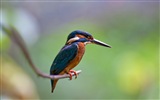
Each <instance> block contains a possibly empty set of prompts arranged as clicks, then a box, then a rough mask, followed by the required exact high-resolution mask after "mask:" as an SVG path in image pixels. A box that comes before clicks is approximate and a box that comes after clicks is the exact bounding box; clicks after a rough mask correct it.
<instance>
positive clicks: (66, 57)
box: [50, 30, 110, 92]
mask: <svg viewBox="0 0 160 100" xmlns="http://www.w3.org/2000/svg"><path fill="white" fill-rule="evenodd" d="M90 43H93V44H97V45H101V46H105V47H110V46H109V45H108V44H105V43H103V42H101V41H99V40H96V39H94V38H93V37H92V35H91V34H89V33H87V32H84V31H80V30H76V31H73V32H71V33H70V34H69V35H68V38H67V41H66V43H65V46H64V47H63V48H62V49H61V50H60V52H59V53H58V55H57V56H56V58H55V59H54V61H53V63H52V65H51V68H50V75H62V74H64V73H67V74H69V75H70V79H71V72H74V73H75V75H76V76H77V74H76V72H75V71H71V69H72V68H74V67H75V66H76V65H77V64H78V63H79V62H80V61H81V59H82V57H83V54H84V52H85V45H86V44H90ZM57 81H58V79H56V80H51V86H52V92H53V91H54V88H55V86H56V83H57Z"/></svg>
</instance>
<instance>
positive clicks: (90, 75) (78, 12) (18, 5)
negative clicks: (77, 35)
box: [1, 0, 160, 100]
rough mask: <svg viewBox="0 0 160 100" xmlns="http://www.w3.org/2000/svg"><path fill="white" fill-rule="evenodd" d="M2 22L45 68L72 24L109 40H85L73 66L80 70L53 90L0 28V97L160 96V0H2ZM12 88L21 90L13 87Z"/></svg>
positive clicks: (129, 98)
mask: <svg viewBox="0 0 160 100" xmlns="http://www.w3.org/2000/svg"><path fill="white" fill-rule="evenodd" d="M1 23H2V24H3V25H6V26H10V25H11V26H14V27H16V29H17V30H18V31H19V32H20V33H21V35H22V37H23V39H24V40H25V42H26V44H27V47H28V50H29V52H30V54H31V57H32V59H33V62H34V63H35V65H36V66H38V67H39V69H40V70H42V71H43V72H45V73H49V69H50V66H51V64H52V61H53V60H54V57H55V56H56V55H57V53H58V52H59V50H60V49H61V47H62V46H63V45H64V43H65V42H66V38H67V36H68V34H69V33H70V32H72V31H74V30H77V29H80V30H84V31H87V32H89V33H91V34H92V35H93V36H94V37H95V38H96V39H99V40H101V41H103V42H106V43H108V44H110V45H111V46H112V48H111V49H109V48H104V47H100V46H97V45H87V46H86V52H85V55H84V57H83V59H82V61H81V63H80V64H79V65H78V66H77V67H76V68H75V70H79V69H80V70H82V73H81V74H80V75H79V76H78V78H77V79H76V80H75V79H73V80H72V81H69V80H68V79H62V80H60V81H59V82H58V84H57V87H56V89H55V92H54V93H53V94H52V93H51V92H50V91H51V86H50V80H49V79H43V78H41V77H37V76H36V74H35V73H34V72H33V71H32V69H31V68H30V67H29V64H28V63H27V61H26V59H25V58H24V56H23V54H22V52H21V51H20V49H19V48H18V46H17V45H16V44H15V43H13V42H12V41H11V40H10V39H9V38H8V36H7V35H6V34H4V32H2V30H1V63H2V64H1V70H2V71H1V75H2V77H1V81H2V82H1V84H3V85H2V86H1V90H2V91H1V97H2V98H3V99H5V98H10V99H11V98H13V97H14V98H18V97H16V96H17V95H20V94H22V95H20V97H21V98H22V97H23V98H31V99H38V98H39V99H42V100H44V99H108V100H110V99H127V100H137V99H144V100H156V99H158V98H159V89H160V88H159V85H160V84H159V1H158V0H157V1H155V0H143V1H141V0H139V1H138V0H132V1H130V0H123V1H121V0H119V1H117V0H116V1H114V0H113V1H105V2H104V1H101V0H99V1H94V2H92V1H89V0H88V1H56V2H55V1H48V2H47V1H42V0H40V1H27V0H23V1H21V2H20V1H15V2H14V0H12V2H11V1H10V0H8V2H7V1H2V2H1ZM17 69H18V70H17ZM22 74H24V77H23V75H22ZM12 76H15V77H12ZM12 80H14V82H12ZM15 80H16V81H15ZM10 87H11V88H10ZM15 88H16V89H17V88H18V89H19V91H13V92H12V90H14V89H15ZM24 91H25V92H24ZM32 92H33V93H32ZM12 93H14V94H16V93H17V94H16V95H13V94H12ZM29 93H30V94H31V95H29V96H26V95H27V94H29ZM12 96H13V97H12Z"/></svg>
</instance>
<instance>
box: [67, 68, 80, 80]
mask: <svg viewBox="0 0 160 100" xmlns="http://www.w3.org/2000/svg"><path fill="white" fill-rule="evenodd" d="M72 73H74V75H75V79H76V78H77V76H78V74H77V73H76V71H75V70H70V71H69V73H68V74H69V76H70V77H69V78H70V80H72Z"/></svg>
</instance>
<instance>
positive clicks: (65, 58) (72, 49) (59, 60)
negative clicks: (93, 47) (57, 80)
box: [50, 44, 78, 75]
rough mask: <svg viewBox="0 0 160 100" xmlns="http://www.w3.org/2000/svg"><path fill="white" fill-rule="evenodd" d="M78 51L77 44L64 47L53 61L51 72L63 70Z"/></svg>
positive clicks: (55, 73)
mask: <svg viewBox="0 0 160 100" xmlns="http://www.w3.org/2000/svg"><path fill="white" fill-rule="evenodd" d="M77 51H78V47H77V45H76V44H72V45H67V46H65V47H63V48H62V49H61V51H60V52H59V53H58V55H57V56H56V58H55V60H54V61H53V63H52V66H51V69H50V74H51V75H57V74H59V73H60V72H61V71H63V70H64V69H65V68H66V66H67V65H68V64H69V62H70V61H71V60H73V59H74V58H75V56H76V54H77Z"/></svg>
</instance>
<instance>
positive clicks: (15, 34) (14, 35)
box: [1, 25, 81, 79]
mask: <svg viewBox="0 0 160 100" xmlns="http://www.w3.org/2000/svg"><path fill="white" fill-rule="evenodd" d="M1 27H2V30H3V31H4V32H5V33H6V34H7V35H8V36H9V37H10V38H11V39H12V40H13V41H14V42H15V43H16V44H17V45H18V46H19V48H20V49H21V51H22V53H23V54H24V56H25V58H26V60H27V61H28V63H29V65H30V66H31V68H32V69H33V71H34V72H35V73H36V74H37V75H38V76H40V77H43V78H49V79H62V78H69V77H70V75H69V74H64V75H49V74H46V73H43V72H42V71H41V70H40V69H38V67H36V66H35V64H34V63H33V61H32V59H31V56H30V54H29V52H28V50H27V47H26V44H25V42H24V40H23V39H22V37H21V36H20V34H19V32H18V31H17V30H16V29H15V28H13V27H10V28H6V27H5V26H3V25H1ZM76 73H77V74H80V73H81V70H78V71H76ZM72 76H75V74H74V73H72Z"/></svg>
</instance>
